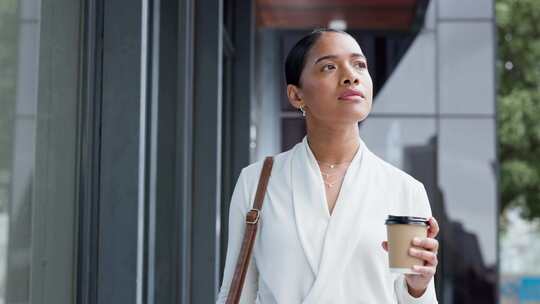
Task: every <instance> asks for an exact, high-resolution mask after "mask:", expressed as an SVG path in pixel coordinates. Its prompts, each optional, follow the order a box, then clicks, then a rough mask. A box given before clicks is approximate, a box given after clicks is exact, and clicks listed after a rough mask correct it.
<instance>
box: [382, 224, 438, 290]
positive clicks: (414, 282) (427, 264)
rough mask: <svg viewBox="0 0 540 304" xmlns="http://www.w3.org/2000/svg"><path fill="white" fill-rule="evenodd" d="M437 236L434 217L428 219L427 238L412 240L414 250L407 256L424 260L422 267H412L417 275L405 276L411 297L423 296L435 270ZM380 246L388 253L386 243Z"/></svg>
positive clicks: (410, 249)
mask: <svg viewBox="0 0 540 304" xmlns="http://www.w3.org/2000/svg"><path fill="white" fill-rule="evenodd" d="M437 234H439V224H438V223H437V220H436V219H435V218H434V217H430V218H429V228H428V233H427V237H426V238H414V239H413V241H412V245H414V246H415V247H416V248H409V254H410V255H411V256H413V257H417V258H419V259H422V260H424V265H423V266H413V270H414V271H416V272H418V273H419V274H407V275H405V280H406V281H407V287H408V289H409V293H410V294H411V296H413V297H417V298H418V297H420V296H422V295H423V294H424V292H425V291H426V289H427V286H428V284H429V282H430V281H431V279H432V278H433V276H434V275H435V272H436V270H437V264H438V260H437V251H438V249H439V242H438V241H437V240H436V239H435V237H436V236H437ZM382 246H383V248H384V250H386V251H388V242H387V241H384V242H383V243H382ZM417 248H422V249H417Z"/></svg>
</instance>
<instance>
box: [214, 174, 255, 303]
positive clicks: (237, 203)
mask: <svg viewBox="0 0 540 304" xmlns="http://www.w3.org/2000/svg"><path fill="white" fill-rule="evenodd" d="M246 178H247V177H246V173H245V170H242V172H241V173H240V177H238V181H237V182H236V186H235V188H234V191H233V195H232V198H231V204H230V209H229V240H228V245H227V256H226V259H225V271H224V274H223V282H222V284H221V288H220V291H219V294H218V299H217V302H216V303H217V304H219V303H225V302H226V301H227V295H228V294H229V288H230V285H231V281H232V278H233V276H234V270H235V267H236V260H237V258H238V255H239V253H240V249H241V246H242V240H243V238H244V230H245V225H246V224H245V217H246V213H247V212H248V211H249V209H251V202H250V201H249V192H248V187H247V185H246ZM257 289H258V271H257V267H256V265H255V260H254V258H253V255H252V257H251V261H250V263H249V267H248V270H247V274H246V279H245V281H244V287H243V289H242V295H241V297H240V303H241V304H253V303H255V299H256V297H257Z"/></svg>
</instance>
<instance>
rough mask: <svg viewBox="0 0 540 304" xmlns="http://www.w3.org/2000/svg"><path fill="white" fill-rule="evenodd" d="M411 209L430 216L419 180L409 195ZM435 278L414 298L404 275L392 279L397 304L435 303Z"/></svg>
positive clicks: (426, 198) (424, 191)
mask: <svg viewBox="0 0 540 304" xmlns="http://www.w3.org/2000/svg"><path fill="white" fill-rule="evenodd" d="M410 203H411V210H413V212H414V215H416V216H422V217H430V216H431V207H430V205H429V199H428V196H427V193H426V189H425V188H424V185H423V184H422V183H420V182H416V183H415V185H414V186H413V191H412V196H411V201H410ZM434 280H435V278H433V279H431V282H429V285H428V287H427V289H426V291H425V292H424V294H423V295H422V296H421V297H419V298H415V297H413V296H411V295H410V294H409V290H408V289H407V281H406V280H405V275H399V276H398V277H397V278H396V280H395V281H394V290H395V292H396V295H397V298H398V303H399V304H436V303H438V301H437V295H436V294H435V283H434Z"/></svg>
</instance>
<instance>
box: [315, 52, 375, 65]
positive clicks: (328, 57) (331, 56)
mask: <svg viewBox="0 0 540 304" xmlns="http://www.w3.org/2000/svg"><path fill="white" fill-rule="evenodd" d="M337 57H338V56H336V55H326V56H322V57H321V58H319V59H317V60H316V61H315V63H314V64H317V63H319V62H321V61H323V60H326V59H336V58H337ZM356 57H360V58H363V59H364V60H365V59H366V56H364V55H362V54H359V53H352V54H351V58H356Z"/></svg>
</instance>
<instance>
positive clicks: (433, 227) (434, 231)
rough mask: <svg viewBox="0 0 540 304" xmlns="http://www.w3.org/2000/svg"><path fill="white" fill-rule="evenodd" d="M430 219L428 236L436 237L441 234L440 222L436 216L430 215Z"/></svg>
mask: <svg viewBox="0 0 540 304" xmlns="http://www.w3.org/2000/svg"><path fill="white" fill-rule="evenodd" d="M428 221H429V228H428V237H430V238H435V237H436V236H437V235H438V234H439V223H438V222H437V220H436V219H435V218H434V217H430V218H429V220H428Z"/></svg>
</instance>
